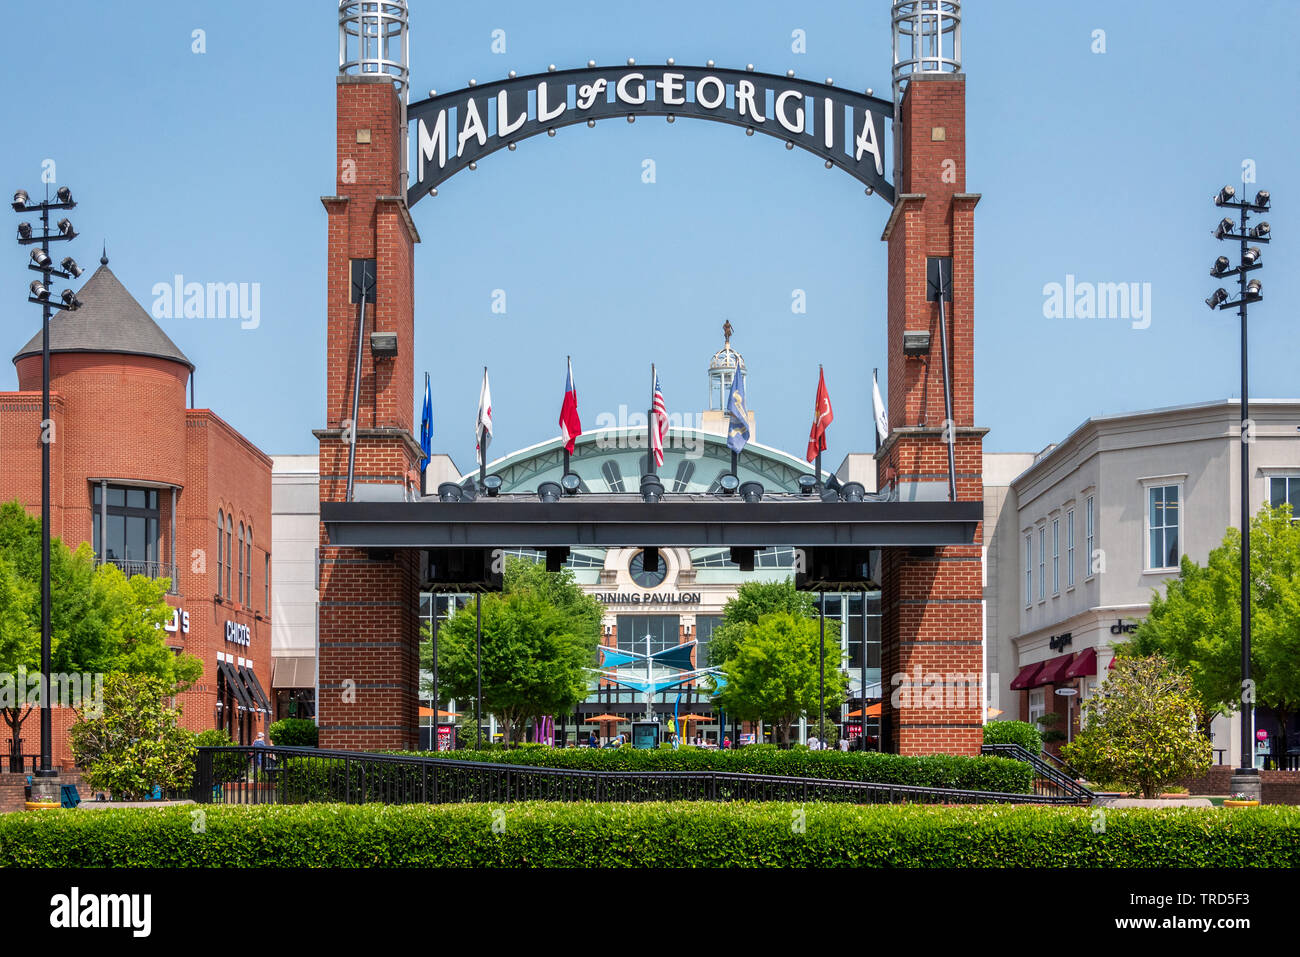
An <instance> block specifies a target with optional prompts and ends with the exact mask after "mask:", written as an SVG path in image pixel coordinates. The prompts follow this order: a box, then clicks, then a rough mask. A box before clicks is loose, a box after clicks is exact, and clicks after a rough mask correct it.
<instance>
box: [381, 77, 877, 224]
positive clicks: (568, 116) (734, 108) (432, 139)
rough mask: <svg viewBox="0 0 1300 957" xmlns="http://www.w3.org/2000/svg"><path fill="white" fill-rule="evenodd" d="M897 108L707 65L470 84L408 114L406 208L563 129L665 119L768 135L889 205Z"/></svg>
mask: <svg viewBox="0 0 1300 957" xmlns="http://www.w3.org/2000/svg"><path fill="white" fill-rule="evenodd" d="M893 115H894V105H893V103H892V102H890V101H889V100H882V99H880V98H879V97H876V96H870V95H867V94H863V93H855V92H853V91H852V90H846V89H842V88H840V87H837V86H834V85H833V84H831V83H829V82H827V83H814V82H811V81H808V80H800V79H796V78H794V77H791V76H777V75H775V74H770V73H755V72H753V71H752V70H720V69H715V68H714V67H713V66H707V67H685V66H683V67H679V66H675V65H673V64H672V63H669V64H668V65H667V66H664V67H653V68H651V67H644V66H636V65H635V64H629V65H628V66H626V67H597V66H595V65H594V64H593V65H589V66H588V67H586V68H584V69H578V70H558V71H556V70H552V71H550V72H547V73H539V74H534V75H531V76H521V77H510V78H508V79H505V80H500V81H498V82H495V83H485V84H475V83H472V82H471V85H470V86H468V87H466V88H465V89H463V90H457V91H456V92H454V93H445V94H441V95H435V96H431V97H430V98H429V99H426V100H421V101H420V102H418V103H412V104H411V105H410V106H409V107H408V108H407V117H408V121H409V122H410V123H411V125H412V130H411V133H412V136H411V139H412V142H413V144H414V146H415V164H414V165H415V170H416V181H415V183H414V185H412V186H411V187H410V189H409V191H408V193H407V205H408V206H413V205H415V203H416V202H418V201H419V200H420V199H422V198H423V197H425V196H426V195H429V194H430V193H431V192H434V193H436V190H437V187H438V186H439V185H440V184H441V183H443V182H444V181H446V180H447V179H448V178H450V177H451V176H452V175H454V174H455V173H457V172H459V171H460V170H462V169H465V168H467V167H470V166H471V165H472V164H476V163H477V162H478V161H479V160H481V159H482V158H483V157H485V156H487V155H489V154H491V153H495V152H496V151H497V150H499V149H501V148H502V147H505V146H510V147H513V145H514V144H515V143H518V142H519V141H520V140H524V139H527V138H529V137H530V136H536V135H538V134H539V133H551V134H553V133H554V132H555V130H557V129H559V128H560V127H563V126H572V125H574V124H576V123H584V122H585V123H587V124H588V125H591V126H594V125H595V124H596V121H597V120H614V119H627V120H629V121H632V120H635V119H636V118H637V117H638V116H663V117H667V119H668V122H670V123H671V122H672V121H673V120H675V119H676V118H677V117H679V116H680V117H687V118H693V119H702V120H713V121H715V122H718V123H730V124H731V125H733V126H739V127H743V128H744V129H745V130H746V131H747V132H748V131H755V132H759V133H766V134H768V135H769V136H775V137H777V138H779V139H782V140H784V141H785V142H786V144H787V145H788V146H790V147H791V148H793V147H796V146H797V147H799V148H800V149H803V150H807V151H808V152H810V153H815V154H816V155H817V156H819V157H821V158H822V160H823V161H825V162H826V163H827V164H828V165H829V166H837V167H839V168H840V169H842V170H845V171H846V172H848V173H849V174H850V175H851V176H853V177H854V178H856V179H857V180H859V181H860V182H862V183H863V184H865V185H866V186H867V187H868V188H869V189H870V190H871V191H874V192H876V193H878V194H880V196H881V197H882V198H883V199H884V200H885V201H886V202H888V203H890V204H892V203H893V201H894V187H893V186H892V185H891V184H890V183H889V182H888V181H887V180H886V179H885V178H884V170H885V158H884V142H885V141H884V131H885V128H886V124H887V123H888V122H889V121H891V120H892V119H893Z"/></svg>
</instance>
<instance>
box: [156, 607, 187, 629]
mask: <svg viewBox="0 0 1300 957" xmlns="http://www.w3.org/2000/svg"><path fill="white" fill-rule="evenodd" d="M163 631H173V632H179V633H180V634H182V635H188V634H189V633H190V613H189V612H188V611H182V610H181V609H179V608H173V609H172V617H171V620H170V621H166V622H163Z"/></svg>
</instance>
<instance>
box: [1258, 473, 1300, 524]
mask: <svg viewBox="0 0 1300 957" xmlns="http://www.w3.org/2000/svg"><path fill="white" fill-rule="evenodd" d="M1274 479H1285V480H1287V482H1288V488H1289V487H1290V485H1289V483H1290V482H1295V483H1296V484H1297V485H1298V486H1300V472H1297V471H1295V470H1294V469H1289V470H1284V471H1277V472H1265V473H1264V501H1265V502H1267V503H1268V504H1269V505H1272V504H1273V480H1274ZM1287 501H1288V502H1290V501H1291V500H1290V498H1289V497H1288V498H1287ZM1291 520H1292V521H1293V522H1294V521H1300V500H1297V501H1294V502H1291Z"/></svg>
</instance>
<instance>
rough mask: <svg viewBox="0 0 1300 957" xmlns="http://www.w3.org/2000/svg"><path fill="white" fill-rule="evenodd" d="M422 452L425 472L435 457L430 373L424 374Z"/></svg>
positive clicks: (421, 463) (421, 466)
mask: <svg viewBox="0 0 1300 957" xmlns="http://www.w3.org/2000/svg"><path fill="white" fill-rule="evenodd" d="M420 451H421V452H423V453H424V455H423V457H422V458H421V460H420V470H421V471H423V470H424V469H425V467H426V466H428V464H429V459H431V458H432V457H433V395H432V393H431V392H430V391H429V373H427V372H426V373H425V374H424V414H423V415H421V416H420Z"/></svg>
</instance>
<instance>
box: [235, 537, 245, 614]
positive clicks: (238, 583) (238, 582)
mask: <svg viewBox="0 0 1300 957" xmlns="http://www.w3.org/2000/svg"><path fill="white" fill-rule="evenodd" d="M235 588H236V590H237V591H238V592H239V603H240V604H241V605H242V604H243V603H244V523H243V522H240V523H239V574H238V575H237V576H236V577H235Z"/></svg>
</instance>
